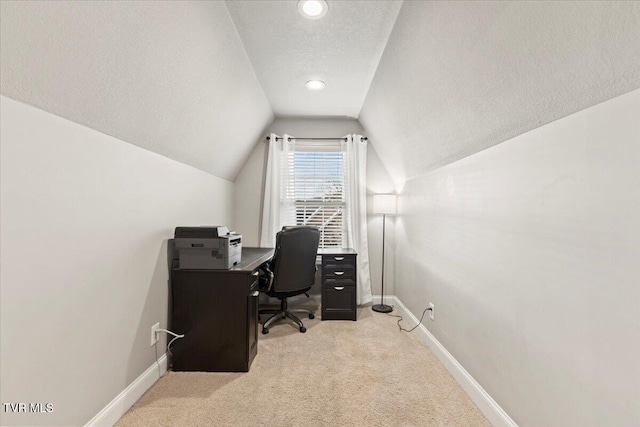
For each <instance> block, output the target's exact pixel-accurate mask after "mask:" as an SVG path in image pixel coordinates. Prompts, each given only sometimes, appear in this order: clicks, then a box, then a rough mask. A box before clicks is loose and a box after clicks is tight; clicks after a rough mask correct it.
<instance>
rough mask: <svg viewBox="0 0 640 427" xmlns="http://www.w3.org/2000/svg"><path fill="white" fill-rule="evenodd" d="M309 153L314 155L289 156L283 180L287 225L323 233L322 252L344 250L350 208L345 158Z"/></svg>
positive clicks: (339, 154)
mask: <svg viewBox="0 0 640 427" xmlns="http://www.w3.org/2000/svg"><path fill="white" fill-rule="evenodd" d="M296 149H298V147H296ZM301 149H304V148H301ZM307 149H308V150H310V151H306V150H305V151H295V152H290V153H288V154H287V156H289V157H288V159H287V162H286V164H287V165H288V166H287V167H286V168H285V170H284V171H283V172H284V174H285V175H286V176H284V177H283V180H282V182H283V185H284V188H283V192H282V194H283V195H284V201H283V205H284V206H283V209H282V214H283V219H284V224H295V225H313V226H315V227H318V229H319V230H320V245H319V247H320V248H330V247H342V246H343V243H344V242H343V239H344V235H345V222H344V218H345V207H346V205H345V194H344V175H345V174H344V167H345V162H344V154H343V153H342V152H341V151H312V150H314V148H312V147H309V148H307ZM315 150H318V148H315Z"/></svg>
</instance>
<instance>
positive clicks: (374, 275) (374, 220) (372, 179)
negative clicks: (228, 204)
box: [234, 118, 394, 295]
mask: <svg viewBox="0 0 640 427" xmlns="http://www.w3.org/2000/svg"><path fill="white" fill-rule="evenodd" d="M271 132H273V133H275V134H278V135H282V134H285V133H287V134H289V135H294V136H298V137H326V138H330V137H339V136H344V135H346V134H349V133H357V134H361V135H365V136H366V135H367V133H366V130H364V129H363V128H362V126H361V125H360V123H359V122H358V121H357V120H354V119H348V118H344V119H342V118H326V119H302V118H279V119H276V120H274V122H273V123H272V124H271V125H270V126H269V127H268V129H267V131H266V132H265V134H264V136H263V139H261V140H260V141H258V142H257V143H256V145H255V147H254V149H253V151H252V153H251V155H250V156H249V158H248V159H247V161H246V163H245V164H244V166H243V168H242V170H241V171H240V173H239V174H238V177H237V178H236V181H235V184H236V193H235V201H234V203H235V212H236V221H235V222H236V224H237V230H236V231H238V232H239V233H241V234H242V235H243V239H244V240H243V242H244V243H243V244H245V246H257V245H258V241H259V236H260V218H261V212H262V197H263V194H262V191H263V187H264V164H265V156H266V151H265V149H266V147H265V146H266V144H265V143H264V142H265V140H264V137H265V136H266V135H268V134H269V133H271ZM392 192H394V187H393V181H392V180H391V178H390V177H389V174H388V173H387V171H386V169H385V168H384V166H383V165H382V162H381V161H380V159H379V158H378V155H377V154H376V152H375V150H374V149H373V147H372V145H371V144H369V146H368V150H367V193H368V203H367V205H368V212H369V216H368V225H369V228H368V234H369V259H370V261H369V265H370V270H371V287H372V291H373V294H374V295H375V294H377V293H379V292H380V277H381V262H380V261H379V259H380V257H381V254H382V252H381V251H382V217H381V216H378V215H372V214H371V195H372V194H374V193H392ZM387 221H388V223H387V225H388V226H389V227H387V235H386V244H387V253H386V254H387V258H386V260H385V264H386V267H385V276H386V279H385V293H386V294H391V293H393V227H391V226H390V225H391V224H392V222H393V218H388V219H387Z"/></svg>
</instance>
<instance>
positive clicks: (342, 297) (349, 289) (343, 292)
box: [322, 284, 356, 320]
mask: <svg viewBox="0 0 640 427" xmlns="http://www.w3.org/2000/svg"><path fill="white" fill-rule="evenodd" d="M322 320H356V287H355V286H347V285H326V284H325V285H323V286H322Z"/></svg>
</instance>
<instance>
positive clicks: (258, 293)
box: [251, 291, 260, 297]
mask: <svg viewBox="0 0 640 427" xmlns="http://www.w3.org/2000/svg"><path fill="white" fill-rule="evenodd" d="M258 295H260V292H258V291H255V292H254V293H252V294H251V296H252V297H257V296H258Z"/></svg>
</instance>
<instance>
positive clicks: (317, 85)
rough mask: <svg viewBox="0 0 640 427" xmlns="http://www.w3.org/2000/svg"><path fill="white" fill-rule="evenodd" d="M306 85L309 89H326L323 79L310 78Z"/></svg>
mask: <svg viewBox="0 0 640 427" xmlns="http://www.w3.org/2000/svg"><path fill="white" fill-rule="evenodd" d="M305 86H307V89H311V90H320V89H324V82H323V81H322V80H309V81H308V82H307V83H305Z"/></svg>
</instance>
